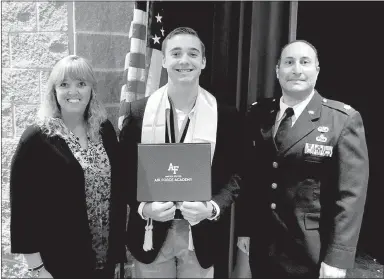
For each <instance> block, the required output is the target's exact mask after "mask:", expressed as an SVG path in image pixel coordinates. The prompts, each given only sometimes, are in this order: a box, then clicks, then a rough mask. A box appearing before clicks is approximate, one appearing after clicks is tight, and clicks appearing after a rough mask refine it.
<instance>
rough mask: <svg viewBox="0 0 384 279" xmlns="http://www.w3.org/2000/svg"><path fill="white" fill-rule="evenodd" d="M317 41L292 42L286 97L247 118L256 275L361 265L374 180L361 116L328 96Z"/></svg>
mask: <svg viewBox="0 0 384 279" xmlns="http://www.w3.org/2000/svg"><path fill="white" fill-rule="evenodd" d="M319 70H320V68H319V60H318V56H317V51H316V49H315V47H314V46H312V45H311V44H310V43H308V42H306V41H294V42H291V43H289V44H288V45H286V46H285V47H284V48H283V50H282V53H281V56H280V59H279V61H278V64H277V66H276V75H277V78H278V80H279V82H280V85H281V89H282V97H281V98H280V100H279V99H263V100H259V101H258V102H256V103H254V104H253V105H252V106H251V108H250V111H249V114H248V117H247V126H246V128H247V135H246V142H247V143H246V146H247V147H246V150H245V151H246V152H245V155H244V157H245V158H244V159H245V166H244V174H243V184H241V193H240V197H239V201H238V204H237V208H238V212H237V214H236V215H237V217H238V220H237V228H238V235H239V236H240V237H239V239H238V246H239V248H240V249H241V250H243V251H245V252H249V261H250V266H251V271H252V275H253V277H257V276H261V277H260V278H319V277H320V278H344V277H345V276H346V269H348V268H351V267H353V264H354V260H355V253H356V246H357V241H358V237H359V233H360V227H361V222H362V216H363V211H364V204H365V198H366V191H367V183H368V151H367V146H366V140H365V132H364V126H363V122H362V118H361V115H360V114H359V112H358V111H356V110H354V109H353V108H351V107H350V106H349V105H346V104H343V103H341V102H337V101H333V100H329V99H326V98H323V97H322V96H321V95H320V94H319V93H318V92H317V91H316V90H315V89H314V88H315V84H316V80H317V76H318V74H319Z"/></svg>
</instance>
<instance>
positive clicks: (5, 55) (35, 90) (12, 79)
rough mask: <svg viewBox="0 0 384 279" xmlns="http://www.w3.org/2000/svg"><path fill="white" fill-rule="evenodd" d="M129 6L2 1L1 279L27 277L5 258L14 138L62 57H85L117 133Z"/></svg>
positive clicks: (17, 259)
mask: <svg viewBox="0 0 384 279" xmlns="http://www.w3.org/2000/svg"><path fill="white" fill-rule="evenodd" d="M133 6H134V2H128V1H126V2H107V1H106V2H100V1H97V2H88V1H86V2H80V1H74V2H63V1H49V2H48V1H47V2H41V1H30V2H12V1H7V2H2V10H1V13H2V35H1V44H2V61H1V66H2V84H1V99H2V104H1V138H2V141H1V148H2V149H1V150H2V151H1V166H2V168H1V181H2V258H3V265H2V267H3V268H2V277H16V278H20V277H27V276H28V273H27V272H26V268H25V264H24V263H23V262H22V260H23V258H22V257H21V256H18V255H11V254H10V253H9V252H10V250H9V248H10V242H9V172H10V170H9V168H10V161H11V158H12V156H13V153H14V150H15V148H16V145H17V143H18V140H19V137H20V135H21V134H22V132H23V131H24V129H25V127H26V126H27V125H29V124H30V123H32V121H33V120H34V118H35V114H36V112H37V108H38V105H39V103H40V102H41V97H42V93H43V92H44V90H45V88H46V82H47V79H48V76H49V72H50V70H51V68H52V67H53V65H54V64H55V63H56V62H57V61H58V60H60V59H61V58H63V57H64V56H66V55H69V54H77V55H80V56H84V57H86V58H88V59H89V60H90V61H91V63H92V65H93V67H94V70H95V74H96V78H97V79H98V87H97V94H98V95H99V97H100V99H101V101H102V102H103V103H104V105H105V106H106V108H107V111H108V117H109V119H110V120H111V122H112V123H113V124H114V126H115V128H116V129H117V118H118V110H119V101H120V90H121V87H122V85H123V84H124V82H125V77H124V76H123V74H124V60H125V56H126V54H127V53H128V51H129V44H130V42H129V37H128V33H129V27H130V22H131V21H132V16H133ZM7 263H8V264H7ZM128 273H129V272H128Z"/></svg>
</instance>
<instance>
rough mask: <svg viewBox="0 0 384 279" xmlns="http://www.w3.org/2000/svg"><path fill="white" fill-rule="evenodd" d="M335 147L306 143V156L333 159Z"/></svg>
mask: <svg viewBox="0 0 384 279" xmlns="http://www.w3.org/2000/svg"><path fill="white" fill-rule="evenodd" d="M332 153H333V146H328V145H320V144H315V143H306V144H305V148H304V154H311V155H315V156H322V157H332Z"/></svg>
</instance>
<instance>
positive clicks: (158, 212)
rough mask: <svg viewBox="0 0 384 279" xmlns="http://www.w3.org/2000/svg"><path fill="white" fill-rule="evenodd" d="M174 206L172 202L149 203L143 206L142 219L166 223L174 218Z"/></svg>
mask: <svg viewBox="0 0 384 279" xmlns="http://www.w3.org/2000/svg"><path fill="white" fill-rule="evenodd" d="M175 210H176V206H175V205H174V203H173V202H149V203H147V204H145V205H144V208H143V215H144V217H148V218H151V219H153V220H155V221H159V222H166V221H170V220H172V219H173V218H174V217H175Z"/></svg>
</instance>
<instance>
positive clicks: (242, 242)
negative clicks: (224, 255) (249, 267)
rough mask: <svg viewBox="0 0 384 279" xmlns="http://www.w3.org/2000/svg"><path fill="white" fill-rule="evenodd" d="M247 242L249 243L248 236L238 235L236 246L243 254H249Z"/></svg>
mask: <svg viewBox="0 0 384 279" xmlns="http://www.w3.org/2000/svg"><path fill="white" fill-rule="evenodd" d="M249 244H250V238H249V237H246V236H239V237H238V238H237V247H239V249H240V250H241V251H243V252H244V253H245V254H247V255H248V256H249Z"/></svg>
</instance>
